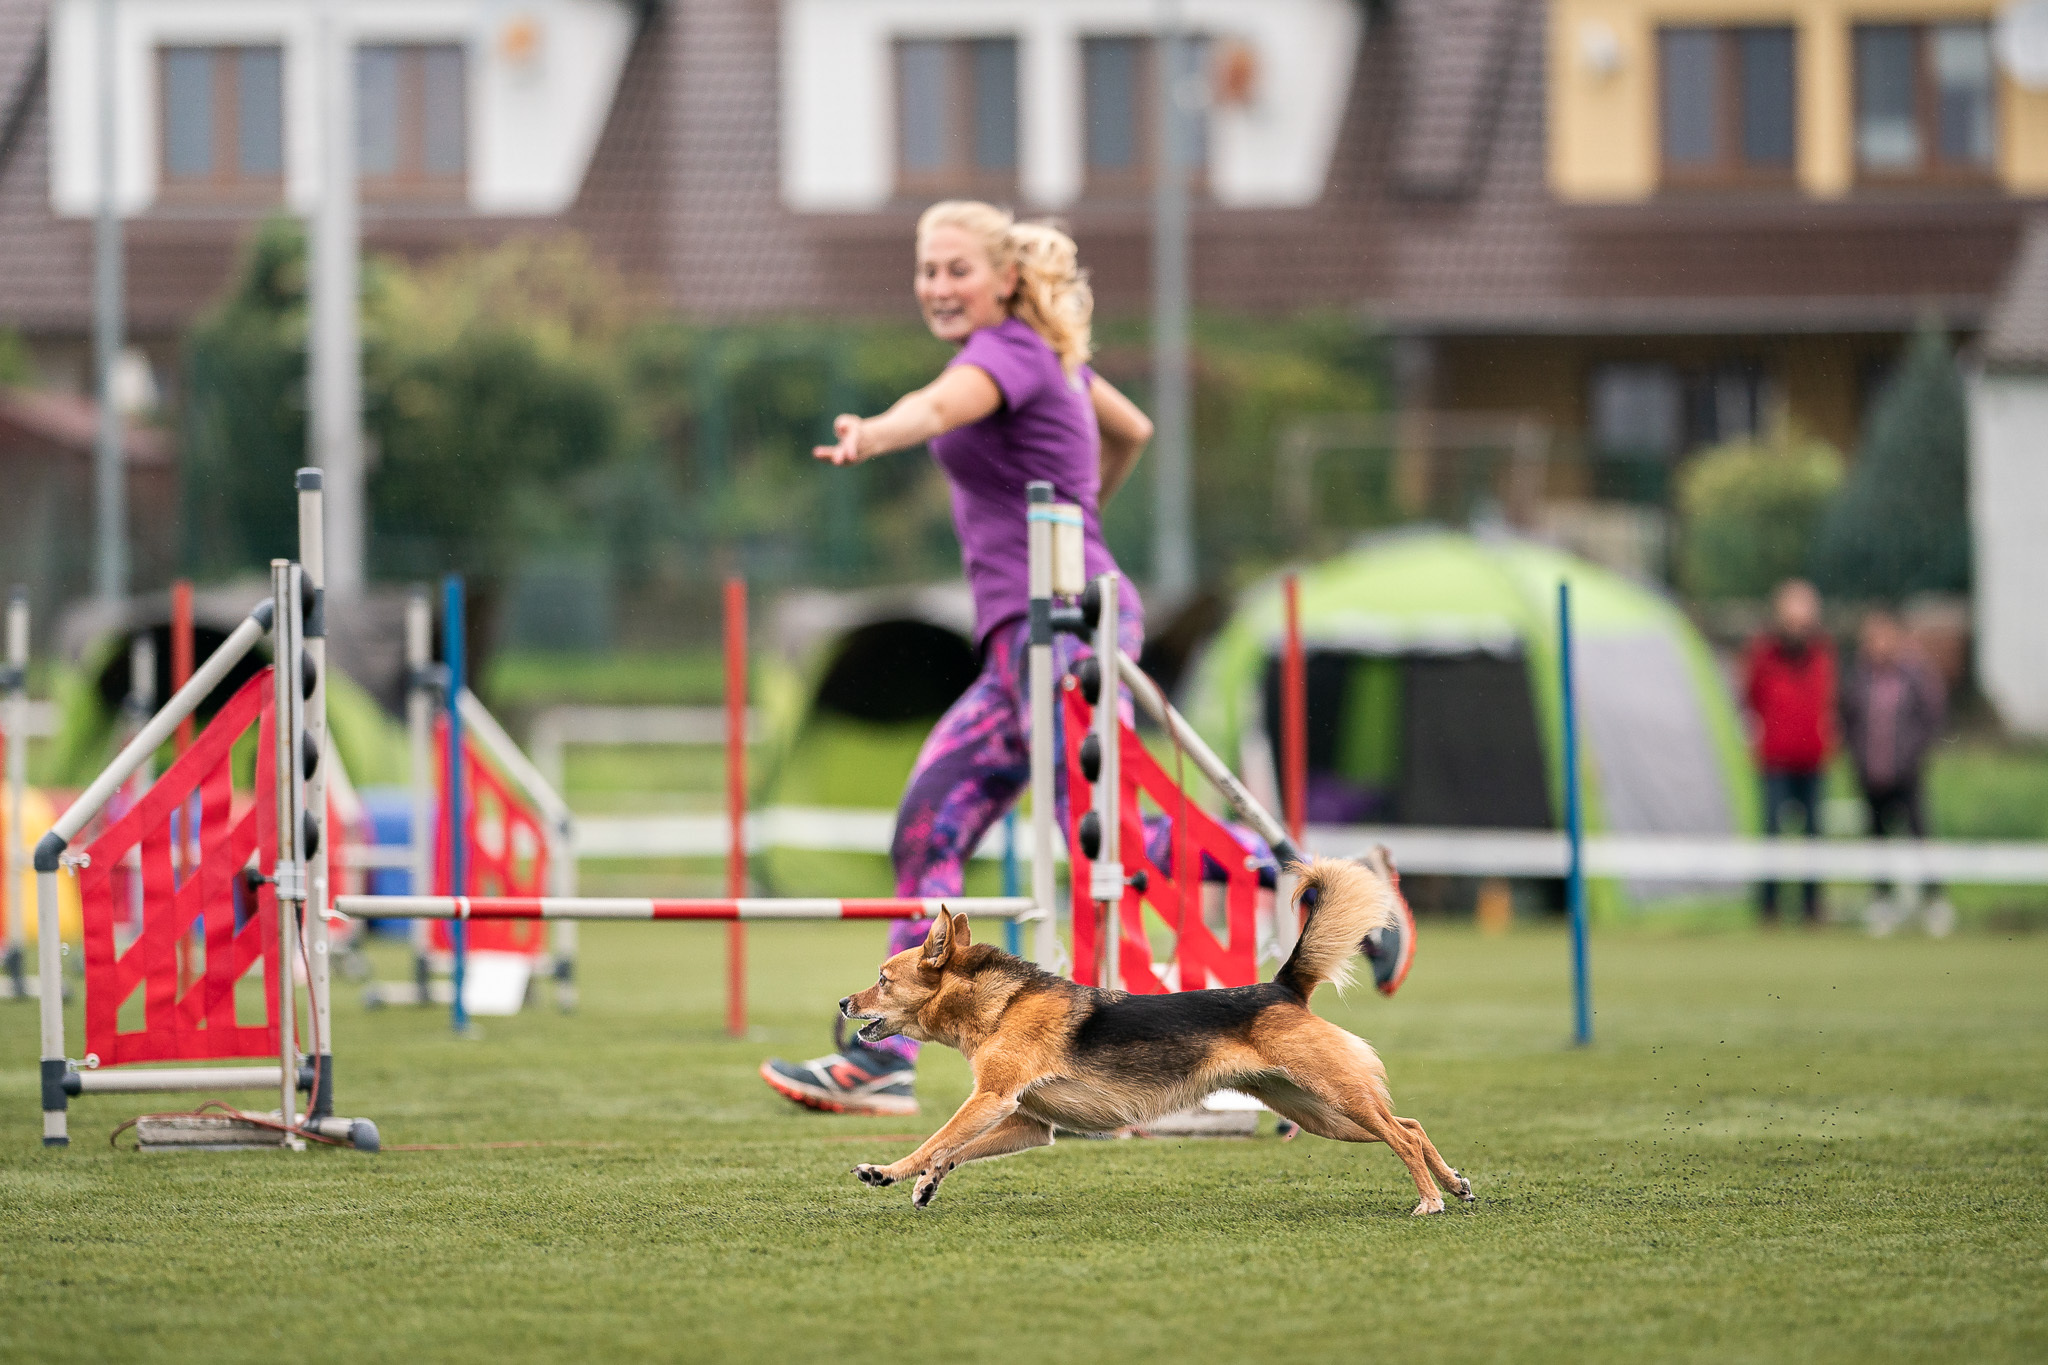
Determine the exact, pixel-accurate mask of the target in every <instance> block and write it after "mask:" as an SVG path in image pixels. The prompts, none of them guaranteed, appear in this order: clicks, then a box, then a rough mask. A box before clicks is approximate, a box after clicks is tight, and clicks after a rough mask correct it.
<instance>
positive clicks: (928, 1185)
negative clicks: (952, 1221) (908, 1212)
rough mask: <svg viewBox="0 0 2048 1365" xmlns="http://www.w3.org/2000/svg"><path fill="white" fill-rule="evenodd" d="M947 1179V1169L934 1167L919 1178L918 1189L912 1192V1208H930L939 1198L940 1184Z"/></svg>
mask: <svg viewBox="0 0 2048 1365" xmlns="http://www.w3.org/2000/svg"><path fill="white" fill-rule="evenodd" d="M945 1178H946V1172H945V1168H944V1167H941V1166H934V1167H933V1168H932V1169H930V1170H929V1171H926V1172H925V1173H924V1174H923V1175H921V1176H919V1177H918V1178H917V1188H916V1189H914V1190H912V1191H911V1192H910V1206H911V1207H912V1208H916V1209H923V1208H930V1207H931V1202H932V1200H934V1199H937V1198H938V1197H939V1182H940V1181H941V1180H943V1179H945Z"/></svg>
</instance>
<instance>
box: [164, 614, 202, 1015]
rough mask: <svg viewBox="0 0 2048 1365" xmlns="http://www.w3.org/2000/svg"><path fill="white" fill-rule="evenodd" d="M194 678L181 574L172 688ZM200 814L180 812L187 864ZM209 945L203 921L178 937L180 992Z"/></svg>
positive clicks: (184, 732)
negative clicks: (207, 944) (194, 965)
mask: <svg viewBox="0 0 2048 1365" xmlns="http://www.w3.org/2000/svg"><path fill="white" fill-rule="evenodd" d="M191 680H192V580H191V579H189V578H180V579H178V580H177V581H176V582H174V583H172V584H171V692H172V694H173V695H176V693H177V691H178V689H179V688H181V687H183V686H184V685H185V684H186V683H188V682H190V681H191ZM172 744H173V748H174V749H175V750H176V752H177V754H178V756H179V757H181V758H182V757H183V756H184V754H185V750H187V749H189V748H191V747H192V717H190V716H187V717H185V719H184V720H182V721H180V722H179V723H178V733H177V737H176V738H175V739H174V740H173V741H172ZM198 818H199V803H198V802H197V801H196V800H195V801H192V802H189V803H187V805H186V807H185V809H184V811H183V812H182V813H181V814H180V816H179V823H178V844H179V854H180V856H181V857H183V858H185V859H186V860H187V861H186V862H185V866H187V867H191V866H193V865H194V864H195V863H196V862H197V860H198V856H199V831H198V830H197V829H196V828H195V827H194V826H195V824H196V822H197V820H198ZM205 948H206V933H205V930H204V929H203V928H202V927H201V925H200V924H198V923H194V924H193V926H192V928H191V931H190V932H188V933H185V934H182V935H180V936H179V938H178V950H177V951H178V994H179V995H180V996H182V995H184V993H185V992H186V991H187V990H189V989H190V988H191V985H192V982H193V980H194V975H193V970H192V968H193V964H194V963H196V962H197V961H198V960H199V954H200V953H201V952H203V951H204V950H205Z"/></svg>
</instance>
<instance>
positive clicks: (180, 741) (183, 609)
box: [171, 578, 192, 754]
mask: <svg viewBox="0 0 2048 1365" xmlns="http://www.w3.org/2000/svg"><path fill="white" fill-rule="evenodd" d="M191 680H192V580H191V579H189V578H181V579H179V580H178V581H177V582H175V583H173V584H171V691H173V692H176V691H177V690H178V689H179V688H181V687H183V686H184V685H185V684H186V683H188V682H190V681H191ZM191 747H192V717H190V716H187V717H185V719H184V720H183V721H181V722H179V724H178V738H177V751H178V752H179V753H180V754H183V753H184V752H185V750H187V749H189V748H191Z"/></svg>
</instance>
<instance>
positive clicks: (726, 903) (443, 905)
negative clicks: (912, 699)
mask: <svg viewBox="0 0 2048 1365" xmlns="http://www.w3.org/2000/svg"><path fill="white" fill-rule="evenodd" d="M941 909H945V910H949V911H951V912H952V913H954V914H956V915H985V916H988V917H989V918H992V919H1014V920H1020V921H1022V920H1035V919H1040V918H1046V917H1047V916H1045V915H1044V912H1042V911H1041V910H1040V909H1039V907H1038V905H1037V903H1036V902H1034V901H1033V900H1032V899H1031V898H1030V897H1028V896H928V897H926V896H881V897H873V898H868V899H860V898H825V897H786V898H784V897H772V896H751V897H750V896H742V897H737V898H734V897H715V898H703V899H699V898H688V897H680V898H660V897H651V898H650V897H604V896H336V897H335V898H334V912H335V913H336V914H338V915H347V916H349V917H351V918H354V919H399V918H404V917H407V916H413V917H417V918H421V919H448V920H464V921H468V920H567V921H574V920H635V919H644V920H814V919H868V920H872V919H882V920H897V919H930V918H932V917H933V916H934V915H937V914H938V913H939V911H940V910H941Z"/></svg>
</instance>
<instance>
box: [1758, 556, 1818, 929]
mask: <svg viewBox="0 0 2048 1365" xmlns="http://www.w3.org/2000/svg"><path fill="white" fill-rule="evenodd" d="M1771 614H1772V617H1773V618H1774V625H1773V627H1772V629H1770V630H1768V631H1766V632H1764V633H1763V634H1761V635H1758V636H1757V637H1756V639H1754V640H1752V641H1750V645H1749V652H1748V654H1747V656H1746V657H1745V658H1744V660H1743V669H1742V700H1743V703H1744V705H1745V706H1747V707H1748V709H1749V714H1750V725H1751V731H1752V733H1753V734H1754V735H1755V738H1756V757H1757V766H1758V767H1760V768H1762V769H1763V774H1764V832H1765V833H1766V834H1773V835H1775V834H1776V833H1778V830H1779V825H1780V822H1781V821H1782V820H1783V819H1784V818H1785V814H1786V811H1785V808H1786V807H1787V806H1797V807H1799V810H1800V815H1799V818H1800V819H1801V820H1802V821H1803V822H1804V824H1805V826H1806V835H1807V837H1808V838H1812V837H1813V836H1814V835H1816V834H1819V833H1820V800H1821V796H1820V789H1821V771H1822V769H1823V768H1825V767H1826V766H1827V761H1828V757H1829V755H1831V754H1832V753H1833V752H1834V748H1835V646H1834V642H1833V641H1831V640H1829V639H1828V636H1827V632H1826V631H1824V630H1822V629H1821V622H1820V594H1819V593H1818V592H1816V591H1814V587H1813V584H1811V583H1808V582H1806V581H1805V580H1804V579H1798V578H1794V579H1788V580H1787V581H1785V582H1783V583H1780V584H1779V585H1778V589H1777V591H1776V592H1775V593H1773V594H1772V595H1771ZM1801 896H1802V899H1803V907H1804V909H1805V912H1806V922H1807V923H1808V924H1818V923H1819V922H1820V886H1819V884H1818V883H1816V882H1807V883H1806V884H1805V885H1804V886H1803V887H1802V888H1801ZM1758 908H1759V909H1760V910H1761V911H1762V912H1763V918H1764V922H1765V923H1766V924H1774V923H1776V922H1777V919H1778V884H1777V883H1776V882H1765V883H1764V884H1763V886H1762V888H1761V890H1760V893H1759V899H1758Z"/></svg>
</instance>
